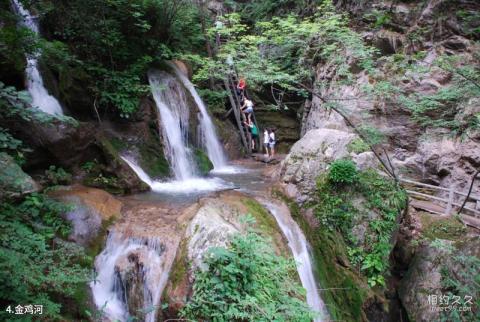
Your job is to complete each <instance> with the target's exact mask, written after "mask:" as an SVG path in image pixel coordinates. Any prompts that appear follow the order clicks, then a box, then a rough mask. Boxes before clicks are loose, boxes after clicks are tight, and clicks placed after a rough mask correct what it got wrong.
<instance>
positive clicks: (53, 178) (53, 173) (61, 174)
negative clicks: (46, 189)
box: [45, 165, 72, 185]
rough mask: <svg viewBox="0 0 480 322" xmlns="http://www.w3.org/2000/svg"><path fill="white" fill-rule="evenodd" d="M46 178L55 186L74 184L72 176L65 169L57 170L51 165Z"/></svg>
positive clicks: (46, 171) (46, 172)
mask: <svg viewBox="0 0 480 322" xmlns="http://www.w3.org/2000/svg"><path fill="white" fill-rule="evenodd" d="M45 177H46V178H47V180H48V181H49V183H51V184H53V185H59V184H70V183H71V182H72V175H71V174H70V173H68V172H67V171H65V170H64V169H63V168H60V167H59V168H57V167H56V166H54V165H51V166H50V167H49V168H48V169H47V170H45Z"/></svg>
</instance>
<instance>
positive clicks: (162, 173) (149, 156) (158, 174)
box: [138, 145, 170, 178]
mask: <svg viewBox="0 0 480 322" xmlns="http://www.w3.org/2000/svg"><path fill="white" fill-rule="evenodd" d="M138 149H139V151H140V166H141V167H142V168H143V169H144V170H145V171H146V172H147V173H148V175H149V176H151V177H153V178H166V177H168V176H169V175H170V166H169V164H168V161H167V159H165V156H164V155H163V154H162V153H160V152H159V150H158V147H155V148H154V147H152V146H149V145H142V146H140V147H139V148H138ZM162 152H163V151H162Z"/></svg>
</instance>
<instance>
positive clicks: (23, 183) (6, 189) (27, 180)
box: [0, 152, 38, 200]
mask: <svg viewBox="0 0 480 322" xmlns="http://www.w3.org/2000/svg"><path fill="white" fill-rule="evenodd" d="M35 191H38V186H37V184H36V183H35V181H33V179H32V178H31V177H30V176H29V175H28V174H26V173H25V172H23V170H22V168H20V166H19V165H18V164H17V163H16V162H15V160H14V159H13V158H12V157H11V156H10V155H8V154H6V153H4V152H0V200H5V199H8V198H15V197H20V196H22V195H24V194H27V193H31V192H35Z"/></svg>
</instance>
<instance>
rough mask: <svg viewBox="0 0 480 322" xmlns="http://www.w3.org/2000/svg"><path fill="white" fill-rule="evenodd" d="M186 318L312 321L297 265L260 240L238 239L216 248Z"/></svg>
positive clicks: (184, 313)
mask: <svg viewBox="0 0 480 322" xmlns="http://www.w3.org/2000/svg"><path fill="white" fill-rule="evenodd" d="M205 264H206V265H207V269H206V270H199V271H197V273H196V275H195V283H194V285H193V296H192V298H191V299H190V300H189V302H188V303H187V305H186V306H185V307H184V309H183V310H182V312H181V316H182V317H184V318H188V319H191V320H195V321H311V320H312V318H313V313H312V312H311V311H310V309H309V308H308V306H307V304H306V303H305V302H304V301H303V298H304V293H305V292H304V291H303V290H302V288H301V286H300V285H299V284H298V275H297V271H296V268H295V263H294V262H293V261H290V260H287V259H285V258H283V257H280V256H277V255H276V254H275V251H274V250H273V248H272V246H271V245H270V244H269V243H268V242H267V241H266V240H265V239H264V238H262V237H261V236H260V235H259V234H257V233H255V232H252V231H249V232H248V233H246V234H244V235H240V234H239V235H235V236H234V237H233V238H232V241H231V244H230V246H229V247H228V248H223V247H218V248H217V247H215V248H210V250H209V253H208V254H207V255H206V256H205Z"/></svg>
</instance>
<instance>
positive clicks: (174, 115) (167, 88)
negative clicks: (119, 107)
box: [148, 71, 196, 180]
mask: <svg viewBox="0 0 480 322" xmlns="http://www.w3.org/2000/svg"><path fill="white" fill-rule="evenodd" d="M148 81H149V82H150V88H151V90H152V95H153V98H154V100H155V103H156V106H157V109H158V113H159V114H160V124H159V126H160V128H161V131H162V132H163V136H164V138H165V154H166V156H167V158H168V160H169V162H170V166H171V168H172V170H173V173H174V175H175V179H177V180H186V179H189V178H192V177H194V174H195V169H196V166H195V163H194V162H193V159H192V157H191V153H190V150H189V149H188V147H187V142H188V130H189V116H190V111H189V106H188V102H187V97H186V95H185V91H184V89H183V87H182V85H181V84H180V83H179V82H178V81H177V79H176V78H175V77H173V76H172V75H170V74H168V73H166V72H161V71H151V72H149V74H148Z"/></svg>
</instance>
